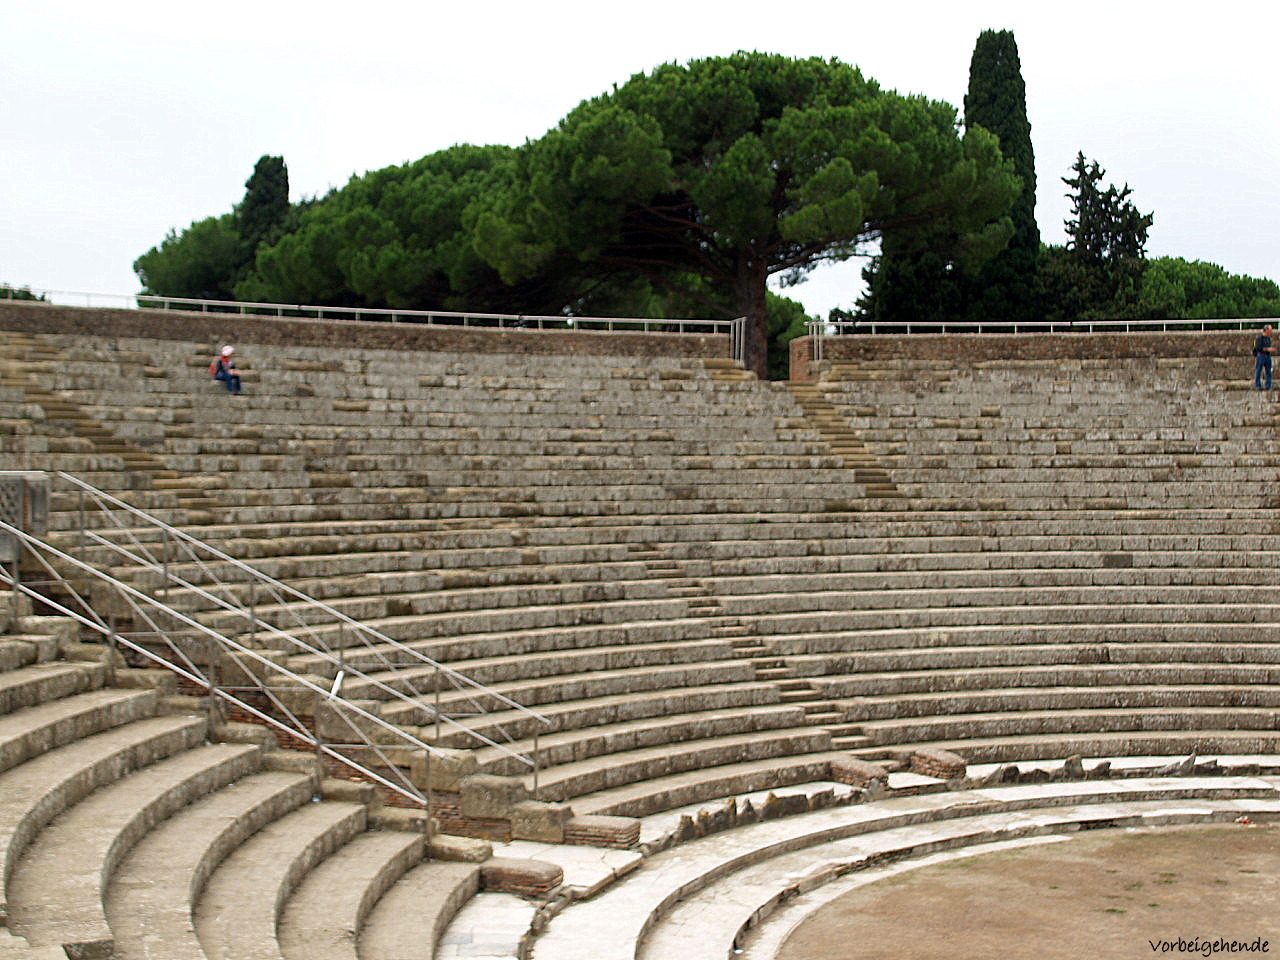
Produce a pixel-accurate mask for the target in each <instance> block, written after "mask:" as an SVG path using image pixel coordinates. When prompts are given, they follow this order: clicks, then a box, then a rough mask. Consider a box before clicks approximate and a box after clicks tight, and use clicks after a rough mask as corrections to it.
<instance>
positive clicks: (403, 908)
mask: <svg viewBox="0 0 1280 960" xmlns="http://www.w3.org/2000/svg"><path fill="white" fill-rule="evenodd" d="M479 889H480V867H479V866H478V865H476V864H473V863H446V862H443V861H438V860H432V861H428V862H425V863H420V864H418V865H417V866H415V867H412V868H411V869H409V870H408V871H407V872H406V873H405V874H404V876H402V877H401V878H400V879H399V880H397V881H396V882H395V884H394V885H392V887H391V888H390V889H389V890H387V892H386V893H385V894H383V896H382V898H381V899H380V900H378V902H377V903H376V904H375V905H374V907H373V909H372V910H371V911H369V915H368V919H367V920H366V921H365V925H364V928H363V929H362V930H361V931H360V939H359V944H358V947H359V955H360V958H361V960H436V958H437V957H438V956H441V954H440V953H438V952H437V949H438V946H439V944H440V940H441V937H442V936H443V935H444V931H445V929H446V928H447V927H448V926H449V923H450V921H452V920H453V918H454V916H455V915H456V914H457V912H458V911H459V910H460V909H461V908H462V905H463V904H465V903H467V902H468V901H469V900H470V899H471V898H472V897H473V896H475V895H476V893H477V892H478V891H479ZM210 960H213V958H212V957H211V958H210Z"/></svg>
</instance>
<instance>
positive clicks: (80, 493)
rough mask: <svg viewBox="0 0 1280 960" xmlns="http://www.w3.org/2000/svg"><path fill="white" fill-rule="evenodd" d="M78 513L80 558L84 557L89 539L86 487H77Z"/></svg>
mask: <svg viewBox="0 0 1280 960" xmlns="http://www.w3.org/2000/svg"><path fill="white" fill-rule="evenodd" d="M76 514H77V517H78V522H79V524H80V559H81V560H83V559H84V545H85V541H86V540H87V539H88V537H87V535H86V533H85V524H84V488H83V487H76Z"/></svg>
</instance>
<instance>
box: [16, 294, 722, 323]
mask: <svg viewBox="0 0 1280 960" xmlns="http://www.w3.org/2000/svg"><path fill="white" fill-rule="evenodd" d="M18 292H19V291H17V290H12V289H0V299H16V297H15V295H16V294H17V293H18ZM22 292H25V293H30V294H34V295H39V296H44V297H73V298H76V299H81V298H83V299H84V301H85V303H84V305H85V306H95V305H101V304H102V302H104V301H105V302H107V303H109V304H113V305H116V304H118V305H120V306H123V307H125V308H126V309H139V310H169V309H172V308H173V307H175V306H177V307H195V308H199V310H200V312H202V313H208V312H215V313H238V314H255V315H266V316H275V317H282V318H283V317H285V315H286V313H287V314H289V316H288V319H304V320H305V319H317V320H342V319H351V320H353V321H354V320H359V321H362V322H364V321H367V320H383V321H387V322H391V323H399V322H401V321H404V322H408V323H425V324H428V325H432V326H437V325H447V326H471V325H473V324H483V325H490V324H492V323H494V322H496V323H497V324H498V325H499V326H503V327H507V326H510V327H515V328H527V327H529V326H530V325H533V326H534V327H535V328H536V329H539V330H542V329H548V328H551V329H557V328H566V327H567V328H577V327H588V328H603V329H605V330H618V329H621V330H629V329H632V328H634V327H635V326H636V325H637V324H639V325H641V326H642V327H643V329H644V330H645V331H649V328H650V327H659V328H663V329H662V330H660V331H658V332H666V333H705V332H706V330H705V328H707V327H710V328H711V329H712V330H714V331H715V332H717V333H726V334H728V333H731V331H732V330H733V325H734V323H736V322H737V321H735V320H694V319H680V318H664V317H580V316H575V315H569V314H558V315H555V314H509V313H471V312H460V311H451V310H409V309H396V308H390V307H329V306H323V305H321V304H299V303H273V302H269V301H253V300H203V299H198V298H195V297H162V296H155V295H152V294H146V293H139V294H131V295H126V294H113V293H86V292H83V291H78V290H41V289H35V288H29V287H28V288H23V291H22ZM95 301H96V303H95ZM23 302H24V303H33V304H37V305H38V304H41V303H45V304H48V305H50V306H52V305H54V304H53V302H52V301H48V300H24V301H23ZM77 305H78V304H77ZM672 326H674V327H675V328H676V329H675V330H670V329H667V328H670V327H672ZM699 327H701V328H704V329H702V330H698V329H694V328H699Z"/></svg>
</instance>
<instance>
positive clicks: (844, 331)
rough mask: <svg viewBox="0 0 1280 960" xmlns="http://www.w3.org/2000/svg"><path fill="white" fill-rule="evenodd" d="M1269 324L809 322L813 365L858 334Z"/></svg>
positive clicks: (1239, 320) (1236, 320) (1246, 320)
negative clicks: (829, 343) (829, 344)
mask: <svg viewBox="0 0 1280 960" xmlns="http://www.w3.org/2000/svg"><path fill="white" fill-rule="evenodd" d="M1265 323H1270V324H1273V325H1280V319H1276V318H1274V317H1270V318H1268V317H1224V318H1220V319H1201V320H1185V319H1177V318H1173V319H1164V320H1123V319H1117V320H1073V321H1051V320H1032V321H1023V322H1007V321H1006V322H1001V321H996V320H919V321H912V320H894V321H880V322H877V321H875V320H808V321H806V322H805V327H806V328H807V329H808V331H809V343H810V348H811V357H812V359H813V360H814V362H817V361H819V360H824V359H826V356H825V348H824V341H825V340H826V339H827V338H828V337H833V336H851V335H857V334H903V333H905V334H917V335H918V334H926V333H932V334H938V333H1014V334H1018V333H1104V332H1113V333H1139V332H1142V330H1143V329H1144V328H1145V329H1150V330H1158V331H1159V332H1169V331H1174V330H1185V331H1196V330H1198V331H1207V330H1245V329H1251V328H1254V327H1260V326H1261V325H1262V324H1265Z"/></svg>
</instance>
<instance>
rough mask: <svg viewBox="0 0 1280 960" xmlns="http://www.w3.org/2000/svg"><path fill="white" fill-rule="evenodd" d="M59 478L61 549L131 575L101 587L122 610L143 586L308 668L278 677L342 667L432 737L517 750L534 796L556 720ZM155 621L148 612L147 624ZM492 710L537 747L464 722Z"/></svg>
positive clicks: (360, 695)
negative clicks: (517, 725) (72, 512)
mask: <svg viewBox="0 0 1280 960" xmlns="http://www.w3.org/2000/svg"><path fill="white" fill-rule="evenodd" d="M53 476H54V477H55V487H54V490H55V492H56V493H70V495H72V496H74V498H75V503H76V515H77V518H78V522H77V525H76V526H77V529H75V530H72V531H70V532H69V533H68V532H65V531H64V532H63V533H62V535H61V536H62V537H63V539H64V540H69V541H71V542H68V543H65V544H64V546H65V547H67V550H66V551H65V552H66V555H67V556H73V551H74V554H78V555H79V556H77V557H75V559H76V561H77V562H78V563H81V564H83V565H84V566H85V567H88V568H89V569H93V570H95V571H99V572H101V568H104V567H105V568H108V569H110V570H111V574H103V575H102V577H99V578H98V580H97V582H99V583H100V584H101V583H103V582H107V581H115V582H123V581H126V580H127V581H129V586H130V590H129V591H126V592H125V594H124V595H123V596H120V595H119V594H120V591H119V590H117V589H115V588H114V587H111V588H107V590H106V592H107V595H108V597H109V598H110V599H111V600H112V601H114V603H115V606H116V607H119V606H120V602H121V601H123V606H124V608H125V609H124V610H123V611H122V612H123V613H125V614H127V615H131V616H133V617H134V619H137V615H138V614H139V612H140V611H139V609H138V606H137V602H136V600H137V597H135V593H136V592H139V591H141V595H142V596H144V597H146V600H147V602H148V603H151V604H153V605H156V606H157V607H160V608H163V609H164V610H166V611H169V612H171V613H172V614H173V615H174V616H175V617H176V620H177V622H178V624H179V625H180V626H179V629H181V630H186V629H190V624H191V623H192V622H195V623H197V624H199V628H200V630H201V632H202V633H203V635H205V636H208V635H209V631H212V633H213V634H216V636H217V637H219V638H222V639H221V640H219V641H218V642H220V643H221V642H224V641H225V642H227V643H231V644H232V645H233V646H232V648H233V649H234V650H236V651H237V652H239V651H240V649H241V647H243V648H245V649H248V650H253V651H257V653H256V654H255V656H254V659H255V662H257V660H261V659H262V654H263V652H265V651H268V650H273V651H283V652H284V653H286V654H287V655H289V656H290V657H291V658H292V662H293V663H295V664H296V665H298V666H305V667H306V669H305V670H295V669H288V668H286V667H283V666H273V667H272V668H271V672H272V674H273V675H276V674H279V675H282V676H287V677H297V676H302V675H304V674H306V675H312V676H319V677H321V678H323V679H324V681H325V682H329V681H334V682H336V680H337V678H339V677H341V678H342V682H343V683H344V684H345V690H346V693H347V695H348V696H349V697H352V698H355V699H366V700H367V699H375V700H379V701H382V702H385V703H387V704H389V705H391V706H399V707H401V708H402V709H403V710H405V711H406V713H407V714H408V715H410V716H414V715H417V716H425V717H426V718H427V721H428V722H427V723H420V724H416V725H418V726H423V727H426V726H434V728H435V736H434V741H435V743H436V744H439V743H441V742H442V738H443V735H444V734H445V733H449V734H451V735H452V737H451V739H452V741H453V742H459V741H460V742H461V744H462V745H464V746H467V747H489V748H492V749H493V750H494V751H496V752H497V753H498V754H500V755H502V756H505V757H508V758H511V759H512V760H514V762H515V763H516V765H517V766H519V767H523V768H525V769H527V770H529V771H530V772H531V774H532V778H533V787H534V793H535V795H536V792H537V783H538V771H539V764H538V737H539V731H540V729H542V728H545V727H548V726H550V721H549V720H547V719H546V718H545V717H543V716H542V715H540V714H538V713H536V712H535V711H532V710H530V709H528V708H527V707H524V706H522V705H521V704H519V703H517V702H516V701H514V700H512V699H511V698H509V697H507V696H505V695H504V694H502V693H501V692H499V691H496V690H492V689H490V688H488V687H486V686H484V685H483V684H480V683H477V682H476V681H474V680H472V679H470V678H469V677H467V676H465V675H463V674H461V673H459V672H458V671H457V670H454V669H452V668H450V667H448V666H446V665H444V664H442V663H439V662H438V661H436V660H435V659H433V658H431V657H430V656H429V655H427V654H426V653H424V652H422V651H421V650H418V649H415V648H414V647H413V646H411V645H409V644H405V643H403V642H401V641H398V640H395V639H393V638H391V637H389V636H387V635H386V634H384V633H382V632H380V631H378V630H375V629H373V628H371V627H369V626H367V625H366V624H363V623H361V622H359V621H358V620H356V619H355V618H353V617H350V616H348V615H347V614H345V613H343V612H341V611H340V610H337V609H335V608H334V607H332V606H330V605H329V604H327V603H324V602H323V601H320V600H317V599H315V598H313V597H310V596H308V595H307V594H305V593H303V592H302V591H300V590H297V589H295V588H293V587H290V586H289V585H288V584H285V583H282V582H281V581H279V580H277V579H275V578H274V577H271V576H269V575H267V574H266V573H264V572H263V571H261V570H258V569H256V568H255V567H253V566H251V565H249V564H247V563H245V562H243V561H241V560H239V559H237V558H235V557H232V556H230V555H229V554H227V553H225V552H223V551H221V550H219V549H217V548H216V547H213V546H212V545H210V544H207V543H204V542H203V541H201V540H198V539H197V538H195V537H193V536H191V535H190V534H188V533H185V532H184V531H182V530H179V529H178V528H176V527H173V526H171V525H169V524H167V523H165V522H164V521H162V520H160V519H158V518H157V517H154V516H152V515H150V514H148V513H146V512H144V511H142V510H139V509H138V508H136V507H134V506H132V505H130V504H128V503H125V502H124V501H122V500H119V499H117V498H116V497H113V496H111V495H110V494H108V493H106V492H104V491H102V490H99V489H97V488H96V487H94V486H92V485H91V484H88V483H86V482H84V481H83V480H81V479H79V478H78V477H75V476H72V475H71V474H68V473H63V472H58V473H55V474H54V475H53ZM103 578H106V580H104V579H103ZM94 599H95V600H97V598H94ZM99 606H101V604H99ZM166 615H167V614H166ZM98 617H99V619H101V615H100V614H98ZM161 619H163V617H162V618H161ZM154 620H155V618H154V617H147V618H144V621H143V622H144V625H145V627H146V629H147V630H151V629H152V628H153V626H154V624H153V621H154ZM267 659H270V657H268V658H267ZM179 666H182V665H181V664H179ZM290 682H292V681H290ZM313 685H314V683H313ZM424 688H425V689H424ZM495 711H501V712H507V713H510V714H511V715H513V716H515V717H517V718H519V719H520V720H521V721H522V724H521V725H522V727H524V728H530V727H531V728H532V743H533V749H532V751H531V752H529V753H525V752H522V751H520V750H518V749H517V748H516V746H515V744H516V741H517V740H518V739H524V738H523V737H519V736H517V735H513V734H510V733H508V732H507V730H506V727H504V725H503V724H502V723H497V722H495V723H489V724H486V725H485V727H484V729H485V730H487V731H488V733H484V732H481V731H480V730H478V729H473V728H472V727H471V726H469V725H468V724H467V722H466V721H468V720H474V719H476V718H480V717H483V716H484V715H486V714H489V713H493V712H495ZM366 712H367V711H366ZM382 725H385V722H384V721H380V726H382ZM396 728H397V729H399V727H396ZM415 742H416V741H415Z"/></svg>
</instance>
